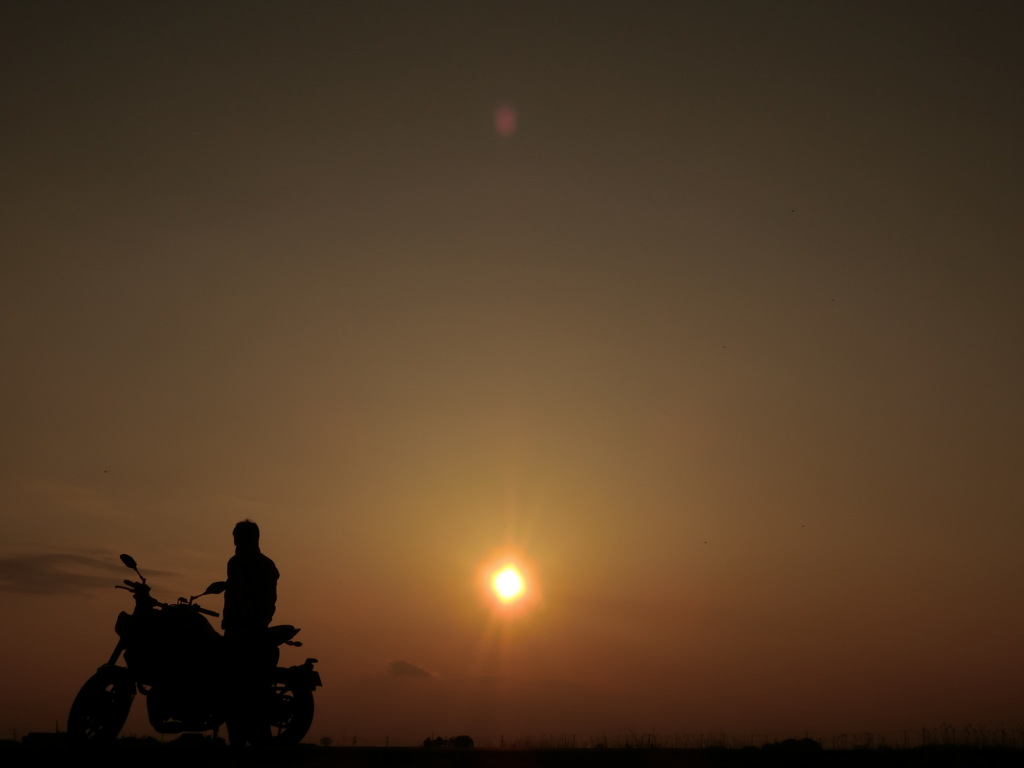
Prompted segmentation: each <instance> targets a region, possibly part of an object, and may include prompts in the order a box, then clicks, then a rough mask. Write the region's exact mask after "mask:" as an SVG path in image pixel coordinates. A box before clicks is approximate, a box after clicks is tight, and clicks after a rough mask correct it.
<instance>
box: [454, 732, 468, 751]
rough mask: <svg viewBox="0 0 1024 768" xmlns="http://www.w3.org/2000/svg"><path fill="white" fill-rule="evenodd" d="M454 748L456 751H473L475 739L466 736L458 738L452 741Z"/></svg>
mask: <svg viewBox="0 0 1024 768" xmlns="http://www.w3.org/2000/svg"><path fill="white" fill-rule="evenodd" d="M452 746H453V747H454V748H455V749H472V748H473V739H471V738H470V737H469V736H466V735H462V736H456V737H455V738H454V739H452Z"/></svg>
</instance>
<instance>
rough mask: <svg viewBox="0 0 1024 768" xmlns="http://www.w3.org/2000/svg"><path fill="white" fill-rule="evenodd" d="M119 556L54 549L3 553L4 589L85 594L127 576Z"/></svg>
mask: <svg viewBox="0 0 1024 768" xmlns="http://www.w3.org/2000/svg"><path fill="white" fill-rule="evenodd" d="M124 571H125V568H124V566H123V565H121V563H120V561H119V560H118V559H117V556H116V555H114V554H110V555H105V554H104V555H99V554H97V555H93V554H76V553H69V552H50V553H37V554H15V555H3V556H0V592H20V593H24V594H29V595H81V594H84V593H85V592H88V591H89V590H92V589H99V588H104V589H110V588H111V587H112V586H113V585H115V584H117V583H118V582H120V580H121V579H123V578H124Z"/></svg>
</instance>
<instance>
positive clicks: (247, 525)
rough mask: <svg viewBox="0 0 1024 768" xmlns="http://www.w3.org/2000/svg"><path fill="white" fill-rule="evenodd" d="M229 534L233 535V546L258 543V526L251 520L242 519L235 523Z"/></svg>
mask: <svg viewBox="0 0 1024 768" xmlns="http://www.w3.org/2000/svg"><path fill="white" fill-rule="evenodd" d="M231 535H232V536H234V537H235V546H238V545H239V544H259V543H260V527H259V526H258V525H256V523H254V522H253V521H252V520H242V521H241V522H240V523H236V524H235V529H234V530H233V531H232V532H231Z"/></svg>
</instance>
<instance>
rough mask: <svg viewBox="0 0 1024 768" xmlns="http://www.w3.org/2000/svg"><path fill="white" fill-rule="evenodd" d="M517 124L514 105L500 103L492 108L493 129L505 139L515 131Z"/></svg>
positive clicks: (517, 118)
mask: <svg viewBox="0 0 1024 768" xmlns="http://www.w3.org/2000/svg"><path fill="white" fill-rule="evenodd" d="M518 124H519V116H518V115H517V114H516V110H515V107H512V106H510V105H509V104H502V105H501V106H500V107H498V108H497V109H496V110H494V130H495V131H497V133H498V135H499V136H501V138H503V139H507V138H508V137H509V136H511V135H512V134H513V133H515V132H516V127H517V126H518Z"/></svg>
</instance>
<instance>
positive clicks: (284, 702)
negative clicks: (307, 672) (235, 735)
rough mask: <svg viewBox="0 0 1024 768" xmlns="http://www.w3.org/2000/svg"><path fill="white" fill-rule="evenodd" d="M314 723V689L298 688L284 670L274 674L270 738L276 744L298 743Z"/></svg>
mask: <svg viewBox="0 0 1024 768" xmlns="http://www.w3.org/2000/svg"><path fill="white" fill-rule="evenodd" d="M312 724H313V691H311V690H309V689H308V688H296V687H294V683H293V682H292V681H291V680H289V677H288V675H287V674H284V670H282V669H278V670H277V672H276V674H275V675H274V682H273V702H272V704H271V710H270V734H271V735H270V738H271V741H272V743H274V744H288V745H291V744H298V743H299V742H300V741H302V739H303V738H304V737H305V735H306V733H308V732H309V726H310V725H312Z"/></svg>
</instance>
